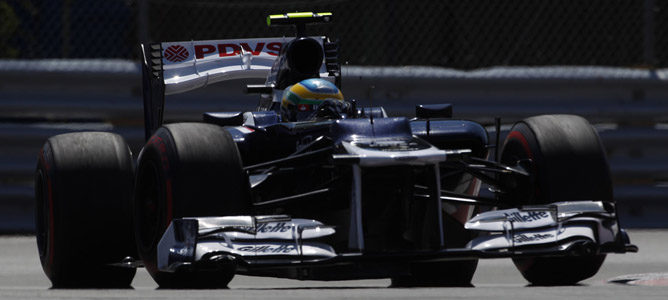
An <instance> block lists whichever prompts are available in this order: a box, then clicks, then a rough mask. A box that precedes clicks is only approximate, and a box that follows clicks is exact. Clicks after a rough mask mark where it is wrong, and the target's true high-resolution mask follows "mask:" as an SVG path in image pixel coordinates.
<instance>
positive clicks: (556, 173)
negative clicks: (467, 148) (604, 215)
mask: <svg viewBox="0 0 668 300" xmlns="http://www.w3.org/2000/svg"><path fill="white" fill-rule="evenodd" d="M520 161H531V163H530V168H529V170H527V171H528V172H529V173H530V174H531V180H530V181H528V182H526V183H525V184H523V185H521V186H520V187H519V188H518V189H516V190H514V191H510V192H508V193H506V194H503V195H502V196H501V199H502V200H503V201H506V202H509V203H515V204H544V203H552V202H558V201H575V200H598V201H607V202H612V201H613V198H612V180H611V177H610V168H609V166H608V161H607V157H606V154H605V150H604V148H603V145H602V143H601V141H600V138H599V136H598V134H597V133H596V130H595V129H594V128H593V127H592V126H591V125H590V124H589V122H587V120H585V119H583V118H581V117H579V116H572V115H543V116H536V117H531V118H528V119H525V120H523V121H521V122H518V123H517V124H515V125H514V126H513V128H512V129H511V131H510V133H509V134H508V137H507V138H506V141H505V142H504V145H503V149H502V150H501V163H504V164H508V165H515V164H517V163H518V162H520ZM604 259H605V255H601V254H598V255H585V256H578V257H555V258H548V257H537V258H515V259H513V262H514V263H515V266H516V267H517V268H518V269H519V270H520V272H521V273H522V275H523V276H524V278H525V279H527V280H528V281H529V282H531V283H532V284H535V285H569V284H575V283H577V282H579V281H582V280H584V279H587V278H589V277H592V276H594V275H595V274H596V272H598V269H599V268H600V267H601V265H602V263H603V260H604Z"/></svg>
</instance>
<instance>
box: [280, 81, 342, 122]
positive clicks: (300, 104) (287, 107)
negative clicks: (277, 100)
mask: <svg viewBox="0 0 668 300" xmlns="http://www.w3.org/2000/svg"><path fill="white" fill-rule="evenodd" d="M348 106H349V105H348V103H346V102H345V101H344V100H343V94H342V93H341V91H340V90H339V89H338V88H337V87H336V85H334V84H333V83H331V82H329V81H327V80H324V79H320V78H311V79H305V80H302V81H300V82H299V83H296V84H295V85H293V86H291V87H289V88H287V89H286V90H285V92H283V99H282V100H281V116H282V118H283V121H287V122H295V121H305V120H311V119H315V118H340V117H341V113H342V112H345V111H346V109H347V108H348Z"/></svg>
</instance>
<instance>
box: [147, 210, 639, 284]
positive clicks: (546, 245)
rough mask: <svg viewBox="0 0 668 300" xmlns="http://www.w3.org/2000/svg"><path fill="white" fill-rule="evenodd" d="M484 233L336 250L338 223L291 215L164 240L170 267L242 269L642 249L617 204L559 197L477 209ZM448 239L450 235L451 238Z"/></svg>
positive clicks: (232, 221)
mask: <svg viewBox="0 0 668 300" xmlns="http://www.w3.org/2000/svg"><path fill="white" fill-rule="evenodd" d="M465 227H466V228H467V229H469V230H476V231H481V232H486V233H487V234H482V235H480V237H478V238H475V239H473V240H471V241H470V242H469V244H468V246H467V247H465V248H442V249H434V250H430V251H396V252H387V253H364V252H363V251H362V252H350V253H337V252H336V251H335V250H334V248H333V247H332V246H331V245H329V244H327V237H329V236H331V235H333V234H334V233H335V230H336V229H335V228H334V227H332V226H327V225H325V224H323V223H321V222H319V221H316V220H307V219H293V218H290V217H289V216H285V215H276V216H235V217H203V218H183V219H175V220H173V221H172V223H171V224H170V226H169V228H168V229H167V231H166V232H165V234H164V235H163V237H162V239H161V240H160V243H159V244H158V268H159V269H160V270H162V271H166V272H174V271H178V270H179V269H180V268H183V267H187V268H193V267H197V266H202V265H207V264H214V263H219V262H220V261H221V260H222V261H225V262H227V263H233V264H235V265H236V266H237V267H238V268H240V269H239V270H241V271H242V272H245V273H252V272H253V270H255V271H258V270H260V271H261V270H263V269H281V268H283V269H290V268H318V267H324V266H333V265H337V266H342V265H356V264H358V265H359V264H360V263H368V262H374V263H380V264H386V265H391V264H395V265H396V264H402V263H404V264H405V263H407V262H415V261H422V262H429V261H447V260H462V259H475V258H503V257H527V256H579V255H593V254H604V253H612V252H615V253H625V252H636V251H637V247H636V246H634V245H632V244H630V241H629V239H628V235H627V234H626V233H625V232H624V230H622V229H620V228H619V225H618V222H617V218H616V215H615V208H614V205H613V204H610V203H604V202H597V201H574V202H559V203H553V204H549V205H543V206H527V207H521V208H513V209H506V210H496V211H488V212H483V213H481V214H478V215H477V216H475V217H474V218H472V219H471V220H470V221H469V222H467V223H466V224H465ZM446 241H447V237H446Z"/></svg>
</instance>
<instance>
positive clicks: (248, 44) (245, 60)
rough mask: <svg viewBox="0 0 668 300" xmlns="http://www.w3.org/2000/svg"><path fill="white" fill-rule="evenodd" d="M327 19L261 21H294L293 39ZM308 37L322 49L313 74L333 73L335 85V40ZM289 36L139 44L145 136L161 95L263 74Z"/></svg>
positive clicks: (155, 120)
mask: <svg viewBox="0 0 668 300" xmlns="http://www.w3.org/2000/svg"><path fill="white" fill-rule="evenodd" d="M331 18H332V14H331V13H310V12H303V13H288V14H283V15H271V16H269V17H268V18H267V25H270V26H274V25H279V26H281V25H295V26H296V29H297V37H302V36H303V33H304V26H305V25H306V24H309V23H321V22H330V21H331ZM310 38H311V39H313V40H315V41H316V42H318V43H319V44H320V49H322V50H321V51H323V55H322V62H323V63H322V64H321V65H320V68H319V69H314V71H315V72H314V73H318V74H319V75H320V77H334V80H335V82H336V83H337V85H338V86H340V81H341V78H340V77H341V73H340V71H341V69H340V65H339V63H338V43H336V42H330V41H329V40H328V39H327V38H326V37H322V36H320V37H310ZM292 40H294V38H292V37H281V38H256V39H231V40H206V41H184V42H164V43H154V44H141V45H140V46H141V50H142V58H143V62H142V90H143V98H144V129H145V135H146V140H148V139H149V138H150V136H151V134H152V133H153V132H154V131H155V130H157V129H158V128H159V127H160V126H161V125H162V121H163V110H164V104H165V95H170V94H178V93H183V92H186V91H190V90H194V89H198V88H201V87H205V86H207V85H209V84H212V83H215V82H220V81H224V80H231V79H245V78H268V75H269V74H270V72H271V71H272V67H273V65H274V61H275V60H276V59H277V58H278V57H279V56H280V55H281V49H283V47H284V45H287V44H288V43H289V42H290V41H292ZM300 57H301V56H300ZM274 71H276V70H274ZM269 86H271V85H269Z"/></svg>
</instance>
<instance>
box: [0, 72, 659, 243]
mask: <svg viewBox="0 0 668 300" xmlns="http://www.w3.org/2000/svg"><path fill="white" fill-rule="evenodd" d="M342 73H343V92H344V95H345V96H346V98H347V99H353V98H354V99H356V100H357V102H358V103H359V105H363V106H371V105H372V106H384V107H385V108H386V109H387V111H388V113H389V114H391V115H406V116H412V115H414V106H415V105H416V104H427V103H452V104H453V106H454V117H455V118H462V119H471V120H475V121H478V122H481V123H483V124H484V125H486V126H487V127H488V130H489V131H490V139H491V140H492V141H493V139H494V137H495V134H494V126H493V121H494V118H495V117H500V118H501V120H502V123H503V127H502V129H503V130H504V131H507V130H508V129H509V128H510V126H511V125H512V123H513V122H516V121H518V120H521V119H522V118H525V117H528V116H531V115H537V114H553V113H568V114H578V115H582V116H584V117H586V118H587V119H588V120H589V121H590V122H592V123H593V124H594V125H595V126H596V128H597V129H598V131H599V134H600V136H601V138H602V140H603V143H604V145H605V147H606V150H607V152H608V157H609V159H610V163H611V169H612V174H613V181H614V184H615V186H614V193H615V198H616V199H617V201H618V203H619V207H620V213H621V221H622V223H623V225H624V226H630V227H666V226H668V219H667V218H665V216H666V215H668V151H666V150H667V149H668V69H660V70H647V69H628V68H609V67H534V68H528V67H521V68H520V67H497V68H489V69H481V70H475V71H461V70H455V69H448V68H438V67H360V66H344V67H343V69H342ZM140 77H141V72H140V68H139V65H138V64H137V63H136V62H133V61H129V60H37V61H26V60H4V61H3V60H0V232H31V231H32V230H33V229H34V226H33V224H32V222H33V221H32V220H33V219H32V218H33V217H32V215H33V208H34V206H33V202H34V200H33V188H32V184H33V183H32V182H33V172H34V168H35V166H36V162H37V159H36V157H37V153H38V151H39V149H40V147H41V145H42V144H43V143H44V141H45V140H46V139H47V138H48V137H49V136H52V135H55V134H59V133H64V132H73V131H81V130H99V131H112V132H117V133H119V134H121V135H122V136H123V137H125V138H126V140H127V141H128V142H129V144H130V146H131V148H132V150H133V152H134V154H135V156H136V154H138V152H139V150H140V149H141V146H142V144H143V139H144V136H143V120H142V117H143V112H142V99H141V78H140ZM245 83H247V82H243V81H229V82H223V83H221V84H216V85H213V86H210V87H206V88H204V89H201V90H196V91H192V92H188V93H184V94H179V95H173V96H168V97H167V100H166V114H165V118H166V120H167V121H168V122H172V121H178V120H186V121H197V120H200V119H201V114H202V112H204V111H239V110H249V109H252V108H253V107H255V105H256V104H257V101H258V98H257V96H254V95H244V94H242V92H241V91H242V87H243V84H245ZM255 83H257V82H255ZM502 138H503V134H502ZM564 188H568V186H567V185H566V186H564Z"/></svg>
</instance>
